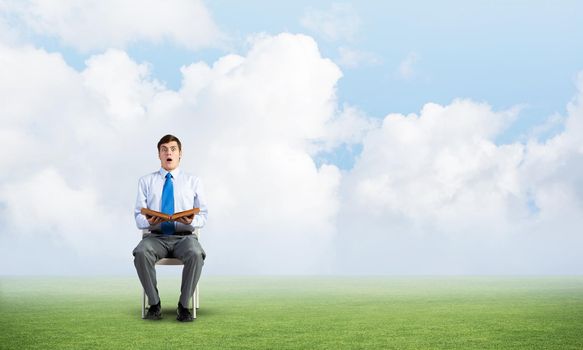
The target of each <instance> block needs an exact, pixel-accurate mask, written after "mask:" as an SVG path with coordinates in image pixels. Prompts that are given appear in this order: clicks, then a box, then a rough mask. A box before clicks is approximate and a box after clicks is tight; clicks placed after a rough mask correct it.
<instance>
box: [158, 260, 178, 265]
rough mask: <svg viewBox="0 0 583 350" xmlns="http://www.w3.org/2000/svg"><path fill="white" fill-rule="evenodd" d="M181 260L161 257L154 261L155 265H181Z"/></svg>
mask: <svg viewBox="0 0 583 350" xmlns="http://www.w3.org/2000/svg"><path fill="white" fill-rule="evenodd" d="M182 264H183V263H182V260H180V259H176V258H162V259H160V260H158V261H156V265H182Z"/></svg>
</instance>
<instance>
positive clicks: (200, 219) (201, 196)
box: [191, 179, 208, 228]
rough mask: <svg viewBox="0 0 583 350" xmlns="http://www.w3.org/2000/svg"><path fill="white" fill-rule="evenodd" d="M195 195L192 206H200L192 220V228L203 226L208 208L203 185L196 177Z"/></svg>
mask: <svg viewBox="0 0 583 350" xmlns="http://www.w3.org/2000/svg"><path fill="white" fill-rule="evenodd" d="M195 193H196V195H195V197H194V208H200V212H199V213H198V214H196V215H195V216H194V219H193V220H192V224H191V225H192V226H193V227H194V228H197V227H203V226H204V225H205V224H206V219H207V216H208V208H207V203H206V196H205V193H204V186H203V184H202V181H201V180H200V179H198V181H197V183H196V191H195Z"/></svg>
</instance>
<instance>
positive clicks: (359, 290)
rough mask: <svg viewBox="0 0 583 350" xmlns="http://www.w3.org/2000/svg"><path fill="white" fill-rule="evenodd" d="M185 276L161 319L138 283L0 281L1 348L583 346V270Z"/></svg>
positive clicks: (163, 285) (166, 299)
mask: <svg viewBox="0 0 583 350" xmlns="http://www.w3.org/2000/svg"><path fill="white" fill-rule="evenodd" d="M179 279H180V277H179V276H177V277H165V278H163V279H161V280H160V281H159V289H160V294H161V299H162V311H163V313H164V315H165V317H164V319H163V320H161V321H147V320H142V319H141V318H140V297H141V289H140V286H139V283H138V281H137V278H134V277H123V278H24V277H1V278H0V314H1V315H2V317H1V318H0V349H93V348H104V349H144V348H148V349H179V348H204V349H302V348H305V349H313V348H323V349H339V348H340V349H581V348H583V337H582V336H581V334H583V277H427V278H423V277H419V278H400V277H207V276H203V279H202V280H201V309H199V312H198V319H197V320H195V321H194V322H193V323H186V324H182V323H179V322H177V321H176V320H175V308H176V302H177V300H178V289H179V284H180V281H179Z"/></svg>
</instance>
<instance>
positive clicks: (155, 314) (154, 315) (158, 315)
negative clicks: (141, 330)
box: [146, 302, 162, 320]
mask: <svg viewBox="0 0 583 350" xmlns="http://www.w3.org/2000/svg"><path fill="white" fill-rule="evenodd" d="M146 319H148V320H161V319H162V307H161V306H160V302H158V304H156V305H150V307H149V308H148V313H147V314H146Z"/></svg>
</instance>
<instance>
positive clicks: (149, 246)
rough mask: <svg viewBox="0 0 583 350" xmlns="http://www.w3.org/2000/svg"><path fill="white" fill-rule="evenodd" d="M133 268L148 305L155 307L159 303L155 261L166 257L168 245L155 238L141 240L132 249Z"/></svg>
mask: <svg viewBox="0 0 583 350" xmlns="http://www.w3.org/2000/svg"><path fill="white" fill-rule="evenodd" d="M133 254H134V266H135V267H136V271H137V272H138V277H139V278H140V282H141V283H142V287H144V291H146V295H147V296H148V304H149V305H156V304H158V303H159V302H160V297H159V296H158V289H156V285H157V282H156V267H155V266H156V261H158V260H160V259H162V258H165V257H166V256H167V255H168V245H167V244H166V242H164V241H163V240H161V239H159V238H157V237H156V236H153V235H152V236H147V237H145V238H143V239H142V240H141V241H140V243H139V244H138V246H137V247H136V249H134V252H133Z"/></svg>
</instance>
